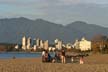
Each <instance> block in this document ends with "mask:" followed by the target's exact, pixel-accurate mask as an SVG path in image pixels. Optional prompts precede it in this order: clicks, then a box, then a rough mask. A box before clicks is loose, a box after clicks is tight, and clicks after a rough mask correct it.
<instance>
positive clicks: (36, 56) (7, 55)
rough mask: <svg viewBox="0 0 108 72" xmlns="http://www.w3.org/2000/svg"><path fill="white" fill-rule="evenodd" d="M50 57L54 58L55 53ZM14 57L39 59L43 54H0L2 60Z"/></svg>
mask: <svg viewBox="0 0 108 72" xmlns="http://www.w3.org/2000/svg"><path fill="white" fill-rule="evenodd" d="M50 55H51V56H54V53H50ZM13 56H15V57H16V58H38V57H41V52H36V53H26V52H21V53H19V52H4V53H0V59H4V58H13Z"/></svg>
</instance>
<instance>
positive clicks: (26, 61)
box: [0, 55, 108, 72]
mask: <svg viewBox="0 0 108 72" xmlns="http://www.w3.org/2000/svg"><path fill="white" fill-rule="evenodd" d="M0 72H108V55H91V56H88V57H85V58H84V64H79V62H77V63H66V64H62V63H42V62H41V58H16V59H0Z"/></svg>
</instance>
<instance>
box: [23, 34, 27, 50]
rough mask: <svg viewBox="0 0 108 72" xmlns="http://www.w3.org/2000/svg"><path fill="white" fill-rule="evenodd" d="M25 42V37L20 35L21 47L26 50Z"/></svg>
mask: <svg viewBox="0 0 108 72" xmlns="http://www.w3.org/2000/svg"><path fill="white" fill-rule="evenodd" d="M26 45H27V43H26V37H25V36H24V37H22V49H23V50H26V48H27V46H26Z"/></svg>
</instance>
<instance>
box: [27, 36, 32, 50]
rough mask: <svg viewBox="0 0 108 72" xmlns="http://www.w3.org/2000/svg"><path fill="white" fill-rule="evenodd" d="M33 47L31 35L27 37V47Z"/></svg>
mask: <svg viewBox="0 0 108 72" xmlns="http://www.w3.org/2000/svg"><path fill="white" fill-rule="evenodd" d="M30 48H31V38H30V37H29V38H28V39H27V49H30Z"/></svg>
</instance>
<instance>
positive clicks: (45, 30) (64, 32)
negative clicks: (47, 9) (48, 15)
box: [0, 17, 108, 43]
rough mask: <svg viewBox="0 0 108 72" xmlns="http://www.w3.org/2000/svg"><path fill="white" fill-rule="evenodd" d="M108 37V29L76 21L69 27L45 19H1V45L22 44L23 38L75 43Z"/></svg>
mask: <svg viewBox="0 0 108 72" xmlns="http://www.w3.org/2000/svg"><path fill="white" fill-rule="evenodd" d="M99 34H101V35H106V36H107V35H108V28H107V27H102V26H98V25H95V24H88V23H86V22H83V21H75V22H72V23H70V24H67V25H65V26H64V25H62V24H56V23H53V22H49V21H46V20H43V19H36V20H30V19H28V18H24V17H19V18H5V19H0V43H21V38H22V37H23V36H26V37H31V38H32V39H34V38H40V39H42V40H49V42H53V41H54V39H56V38H58V39H60V40H63V41H64V42H74V41H75V40H76V39H81V38H82V37H85V38H86V39H88V40H91V39H92V37H93V36H95V35H99Z"/></svg>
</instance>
